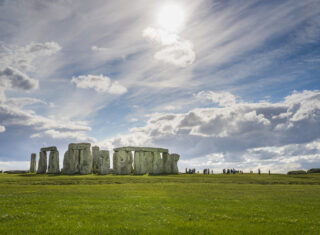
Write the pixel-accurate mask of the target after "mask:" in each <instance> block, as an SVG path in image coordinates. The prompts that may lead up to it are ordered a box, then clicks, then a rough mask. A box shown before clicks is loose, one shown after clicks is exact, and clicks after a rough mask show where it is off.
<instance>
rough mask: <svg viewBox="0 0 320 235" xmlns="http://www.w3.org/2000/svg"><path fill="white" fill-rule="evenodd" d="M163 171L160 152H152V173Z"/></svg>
mask: <svg viewBox="0 0 320 235" xmlns="http://www.w3.org/2000/svg"><path fill="white" fill-rule="evenodd" d="M161 173H163V161H162V158H161V155H160V152H153V161H152V174H154V175H157V174H161Z"/></svg>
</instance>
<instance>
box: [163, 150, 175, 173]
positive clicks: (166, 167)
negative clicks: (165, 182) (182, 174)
mask: <svg viewBox="0 0 320 235" xmlns="http://www.w3.org/2000/svg"><path fill="white" fill-rule="evenodd" d="M162 158H163V173H164V174H171V173H172V164H173V163H172V161H173V157H172V156H170V154H168V153H163V155H162Z"/></svg>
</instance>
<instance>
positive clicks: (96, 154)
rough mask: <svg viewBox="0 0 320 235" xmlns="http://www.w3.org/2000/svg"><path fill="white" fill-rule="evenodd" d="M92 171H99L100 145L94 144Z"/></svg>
mask: <svg viewBox="0 0 320 235" xmlns="http://www.w3.org/2000/svg"><path fill="white" fill-rule="evenodd" d="M92 158H93V162H92V171H93V173H97V168H98V161H99V147H98V146H92Z"/></svg>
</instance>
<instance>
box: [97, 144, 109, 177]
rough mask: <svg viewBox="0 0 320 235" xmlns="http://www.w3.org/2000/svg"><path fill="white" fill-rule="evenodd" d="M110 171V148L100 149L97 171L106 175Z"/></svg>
mask: <svg viewBox="0 0 320 235" xmlns="http://www.w3.org/2000/svg"><path fill="white" fill-rule="evenodd" d="M109 172H110V158H109V151H108V150H100V151H99V154H98V161H97V173H98V174H99V175H106V174H109Z"/></svg>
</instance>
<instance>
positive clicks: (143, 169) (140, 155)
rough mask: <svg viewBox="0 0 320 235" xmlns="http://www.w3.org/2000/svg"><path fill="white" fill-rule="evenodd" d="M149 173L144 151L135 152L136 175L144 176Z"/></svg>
mask: <svg viewBox="0 0 320 235" xmlns="http://www.w3.org/2000/svg"><path fill="white" fill-rule="evenodd" d="M147 172H148V167H147V161H146V155H145V152H143V151H135V153H134V174H135V175H144V174H146V173H147Z"/></svg>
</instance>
